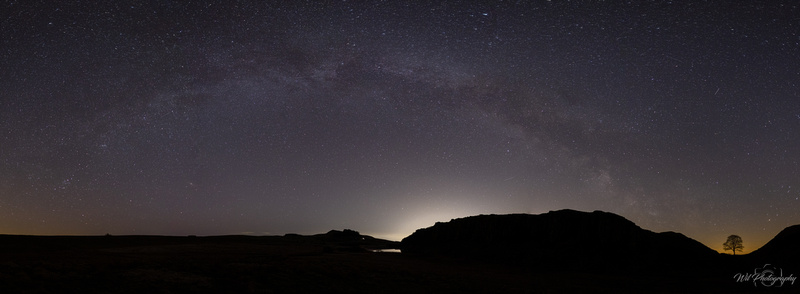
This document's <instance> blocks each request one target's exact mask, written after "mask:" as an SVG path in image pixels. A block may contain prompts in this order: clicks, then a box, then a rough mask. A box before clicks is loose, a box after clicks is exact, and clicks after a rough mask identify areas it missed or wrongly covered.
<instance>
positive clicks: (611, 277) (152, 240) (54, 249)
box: [0, 233, 798, 293]
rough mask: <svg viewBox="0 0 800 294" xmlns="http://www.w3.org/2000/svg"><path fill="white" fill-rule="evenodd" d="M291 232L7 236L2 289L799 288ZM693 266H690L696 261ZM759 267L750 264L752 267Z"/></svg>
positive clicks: (716, 275) (715, 272)
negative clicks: (497, 259)
mask: <svg viewBox="0 0 800 294" xmlns="http://www.w3.org/2000/svg"><path fill="white" fill-rule="evenodd" d="M329 235H331V233H329V234H325V235H317V236H298V235H289V236H282V237H277V236H276V237H248V236H220V237H160V236H106V237H103V236H99V237H89V236H85V237H35V236H0V243H2V245H0V248H2V249H3V250H2V252H1V253H0V285H1V286H2V289H1V290H2V293H64V292H71V293H590V292H591V293H689V292H692V293H718V292H734V293H747V292H757V291H766V292H770V293H771V292H781V293H784V292H788V291H792V290H795V291H796V290H798V287H796V286H795V287H787V286H784V288H780V289H778V288H769V289H766V288H764V287H760V288H759V287H756V286H754V285H753V284H752V283H737V282H735V281H734V279H733V278H732V276H731V275H732V274H731V273H730V272H735V271H736V270H735V269H729V270H723V271H722V272H720V271H719V269H708V275H700V276H696V275H693V276H687V275H684V274H683V273H681V272H674V273H671V274H663V273H662V274H658V275H655V274H650V273H647V272H640V273H636V274H631V273H625V274H621V273H618V272H602V273H598V272H595V273H588V272H570V271H564V270H559V271H548V270H546V269H541V268H536V267H535V266H534V267H523V266H508V265H502V264H496V263H491V262H474V261H466V260H463V259H451V258H435V257H420V256H414V255H410V256H409V255H408V254H401V253H376V252H371V251H369V250H366V249H370V248H372V249H375V248H386V247H392V245H393V244H394V243H392V242H381V240H377V239H376V240H367V241H363V240H362V241H353V240H348V239H347V238H340V239H337V238H329V237H331V236H329ZM691 266H692V265H687V267H691ZM745 270H746V271H751V270H750V269H746V268H743V269H742V271H745Z"/></svg>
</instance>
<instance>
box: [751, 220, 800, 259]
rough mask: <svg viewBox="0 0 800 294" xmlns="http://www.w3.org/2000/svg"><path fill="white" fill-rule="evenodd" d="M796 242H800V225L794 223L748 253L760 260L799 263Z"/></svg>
mask: <svg viewBox="0 0 800 294" xmlns="http://www.w3.org/2000/svg"><path fill="white" fill-rule="evenodd" d="M798 244H800V225H794V226H791V227H787V228H785V229H783V231H781V232H780V233H778V234H777V235H775V238H772V240H770V241H769V242H767V244H764V246H762V247H761V248H759V249H757V250H755V251H753V252H751V253H750V254H748V255H749V256H752V257H754V258H758V259H760V260H775V261H772V262H777V261H781V262H784V263H794V264H800V252H799V251H798V249H797V248H798Z"/></svg>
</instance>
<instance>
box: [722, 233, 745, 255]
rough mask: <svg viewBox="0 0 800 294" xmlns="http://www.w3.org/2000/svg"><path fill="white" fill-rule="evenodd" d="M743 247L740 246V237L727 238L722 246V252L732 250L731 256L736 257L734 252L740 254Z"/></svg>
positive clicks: (731, 236)
mask: <svg viewBox="0 0 800 294" xmlns="http://www.w3.org/2000/svg"><path fill="white" fill-rule="evenodd" d="M742 249H744V245H742V237H739V236H737V235H730V236H728V241H725V243H723V244H722V250H726V251H727V250H733V255H736V250H739V252H742Z"/></svg>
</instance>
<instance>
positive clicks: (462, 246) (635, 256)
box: [401, 210, 718, 270]
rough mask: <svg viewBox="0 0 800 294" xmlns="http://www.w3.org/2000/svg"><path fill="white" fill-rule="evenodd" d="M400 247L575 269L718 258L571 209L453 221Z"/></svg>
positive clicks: (667, 236)
mask: <svg viewBox="0 0 800 294" xmlns="http://www.w3.org/2000/svg"><path fill="white" fill-rule="evenodd" d="M401 247H402V251H403V253H406V254H416V255H429V256H430V255H435V256H448V257H456V258H467V259H476V260H488V261H495V262H501V263H512V264H519V265H525V266H536V267H541V268H544V269H547V268H559V269H575V270H584V269H585V270H594V269H618V270H626V269H627V270H639V269H654V270H667V269H669V270H674V269H675V268H680V267H697V266H698V264H707V263H711V262H713V260H714V259H715V258H717V257H718V253H717V252H716V251H714V250H712V249H710V248H708V247H706V246H705V245H703V244H701V243H699V242H697V241H695V240H692V239H690V238H688V237H686V236H684V235H682V234H679V233H674V232H666V233H654V232H651V231H648V230H644V229H642V228H640V227H638V226H637V225H636V224H634V223H633V222H631V221H629V220H627V219H625V218H623V217H621V216H619V215H616V214H612V213H607V212H601V211H595V212H591V213H589V212H580V211H574V210H559V211H551V212H549V213H544V214H539V215H530V214H509V215H479V216H471V217H466V218H460V219H454V220H451V221H450V222H446V223H436V224H435V225H434V226H433V227H429V228H424V229H420V230H417V231H416V232H414V233H413V234H411V235H410V236H408V237H406V238H405V239H403V240H402V241H401Z"/></svg>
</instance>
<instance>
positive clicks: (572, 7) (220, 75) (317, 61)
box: [0, 1, 800, 252]
mask: <svg viewBox="0 0 800 294" xmlns="http://www.w3.org/2000/svg"><path fill="white" fill-rule="evenodd" d="M0 11H3V12H2V13H0V22H1V23H0V34H2V35H0V37H2V38H0V39H2V43H0V44H2V45H0V57H1V58H0V69H2V70H0V89H2V90H1V91H0V140H2V143H0V145H1V146H2V147H0V233H5V234H105V233H111V234H167V235H187V234H197V235H221V234H242V233H246V234H256V235H261V234H283V233H319V232H325V231H327V230H330V229H343V228H350V229H355V230H358V231H360V232H362V233H365V234H370V235H374V236H378V237H384V238H389V239H395V240H399V239H400V238H402V237H404V236H407V235H409V234H410V233H412V232H413V231H414V230H416V229H418V228H422V227H427V226H430V225H432V224H433V223H434V222H436V221H447V220H449V219H451V218H456V217H464V216H469V215H475V214H489V213H498V214H499V213H519V212H522V213H542V212H547V211H549V210H557V209H563V208H570V209H578V210H586V211H592V210H603V211H609V212H614V213H617V214H620V215H622V216H624V217H626V218H628V219H630V220H632V221H634V222H635V223H637V224H638V225H640V226H642V227H643V228H645V229H649V230H653V231H657V232H660V231H677V232H681V233H683V234H685V235H687V236H689V237H691V238H694V239H696V240H698V241H700V242H703V243H704V244H706V245H707V246H709V247H711V248H713V249H716V250H721V247H722V246H721V245H722V242H724V241H725V237H726V236H728V235H730V234H737V235H739V236H742V238H743V240H744V242H745V246H746V250H745V252H748V251H750V250H752V249H756V248H757V247H760V246H761V245H763V244H764V243H765V242H766V241H768V240H769V239H770V238H772V237H773V236H774V235H775V234H777V233H778V232H779V231H780V230H781V229H783V228H784V227H787V226H789V225H794V224H798V223H800V214H799V213H798V212H799V211H800V200H798V198H800V192H799V191H800V190H798V186H800V182H799V179H800V178H798V175H800V166H799V165H798V160H799V158H800V149H798V148H797V146H800V103H799V102H798V101H800V100H799V99H800V95H799V94H798V93H799V91H798V90H800V87H798V85H799V84H800V70H799V69H800V57H798V56H800V52H799V51H800V35H799V34H798V32H800V9H798V5H797V4H796V3H793V2H792V1H771V2H769V3H746V4H737V3H729V2H726V1H702V2H697V1H691V2H681V1H646V2H623V1H612V3H603V2H589V1H577V2H564V1H552V2H551V1H533V2H531V3H513V2H507V1H496V2H494V3H485V4H474V3H463V2H460V1H458V2H442V3H430V4H417V3H403V2H395V1H388V2H382V1H370V2H366V3H362V2H347V1H342V2H314V1H312V2H303V3H299V2H297V3H296V2H294V1H288V2H286V3H282V2H277V1H268V3H261V2H260V1H200V2H195V3H183V2H182V1H176V2H171V1H161V2H147V3H143V2H138V1H115V2H113V3H101V4H97V3H92V4H87V3H60V2H56V1H10V2H5V3H4V4H2V8H1V9H0Z"/></svg>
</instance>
